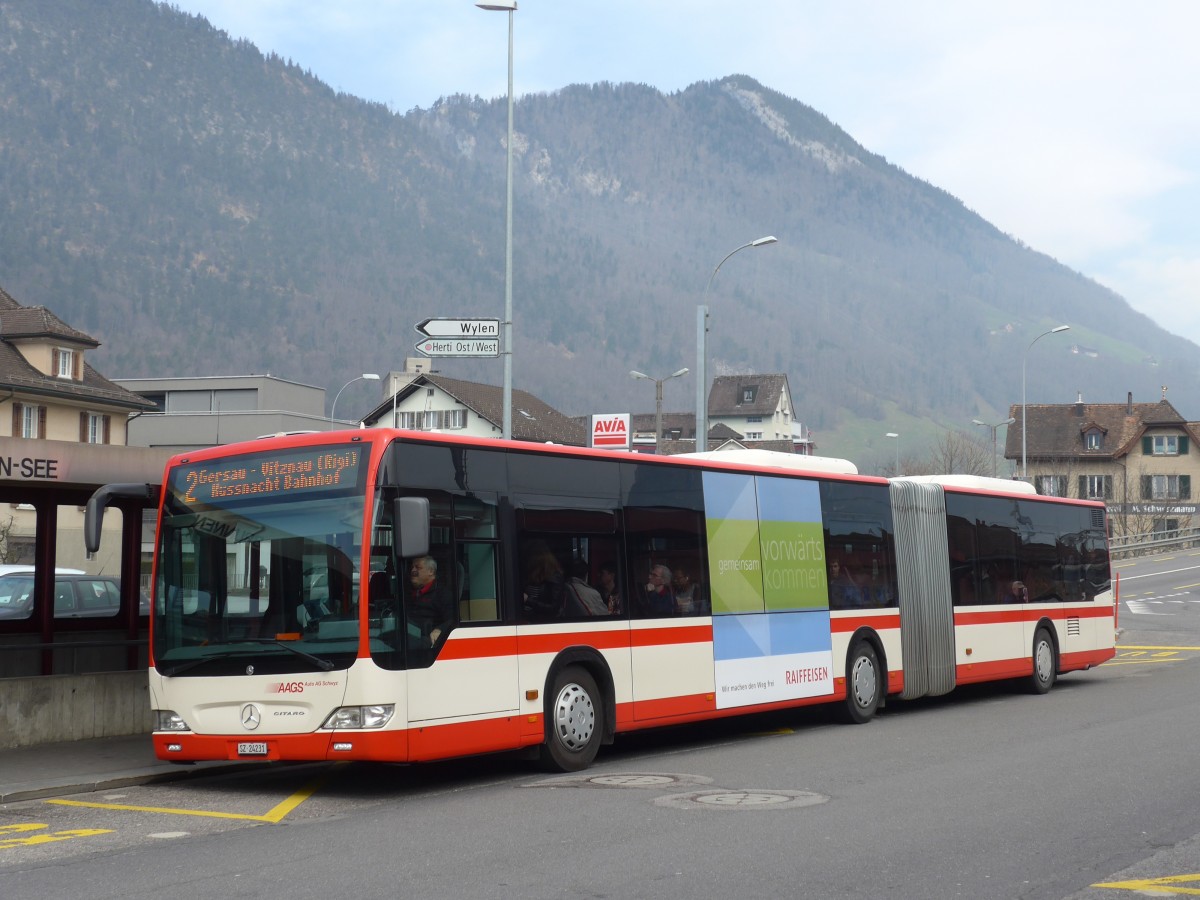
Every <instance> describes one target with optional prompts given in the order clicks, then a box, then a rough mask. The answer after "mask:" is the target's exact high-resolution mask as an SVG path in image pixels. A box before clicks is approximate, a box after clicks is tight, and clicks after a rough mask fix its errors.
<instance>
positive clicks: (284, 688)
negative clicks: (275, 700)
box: [267, 681, 304, 694]
mask: <svg viewBox="0 0 1200 900" xmlns="http://www.w3.org/2000/svg"><path fill="white" fill-rule="evenodd" d="M267 693H268V694H303V693H304V682H303V681H281V682H279V683H278V684H270V685H267Z"/></svg>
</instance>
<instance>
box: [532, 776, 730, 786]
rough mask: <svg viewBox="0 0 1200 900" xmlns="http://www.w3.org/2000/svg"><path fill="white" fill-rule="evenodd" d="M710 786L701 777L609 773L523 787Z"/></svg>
mask: <svg viewBox="0 0 1200 900" xmlns="http://www.w3.org/2000/svg"><path fill="white" fill-rule="evenodd" d="M699 784H712V779H711V778H705V777H704V776H703V775H684V774H679V773H675V772H610V773H609V774H607V775H582V774H581V775H561V776H559V777H557V778H545V779H542V780H541V781H538V782H535V783H534V784H527V785H525V787H540V788H557V787H581V788H642V789H651V790H653V789H658V790H661V789H663V788H671V787H676V786H678V785H683V786H688V785H699Z"/></svg>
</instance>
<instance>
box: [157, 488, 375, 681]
mask: <svg viewBox="0 0 1200 900" xmlns="http://www.w3.org/2000/svg"><path fill="white" fill-rule="evenodd" d="M363 504H364V500H363V499H362V498H353V497H349V498H348V497H341V498H338V499H313V500H307V499H298V498H297V497H295V496H289V497H286V498H278V499H276V500H274V501H272V500H268V501H265V502H264V501H255V500H238V501H234V502H230V503H228V504H225V505H220V506H218V505H216V504H208V505H206V506H204V507H202V508H201V507H198V506H197V505H196V504H194V503H192V504H188V503H186V502H185V501H184V500H182V499H181V498H180V497H178V496H176V495H174V494H171V495H168V496H167V497H166V499H165V501H164V507H163V518H162V526H161V529H160V534H159V557H158V560H159V561H158V571H157V578H156V591H157V597H156V602H155V610H154V662H155V666H156V667H157V668H158V670H159V671H160V672H162V673H163V674H165V675H175V674H184V672H187V671H194V672H195V673H196V674H198V675H213V674H221V673H225V672H228V673H230V674H233V673H244V672H247V671H251V670H252V671H256V672H258V673H261V674H267V673H273V672H280V673H283V672H300V671H315V670H329V669H332V668H339V669H342V668H347V667H348V666H349V665H350V664H351V663H352V662H353V660H354V658H355V656H356V654H357V649H358V630H359V629H358V589H359V582H360V578H359V572H358V560H359V558H360V536H359V533H358V530H357V526H359V525H360V524H361V522H362V514H363Z"/></svg>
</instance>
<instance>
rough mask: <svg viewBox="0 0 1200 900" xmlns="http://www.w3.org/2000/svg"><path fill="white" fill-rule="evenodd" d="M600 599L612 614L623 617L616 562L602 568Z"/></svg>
mask: <svg viewBox="0 0 1200 900" xmlns="http://www.w3.org/2000/svg"><path fill="white" fill-rule="evenodd" d="M600 597H601V598H602V599H603V600H604V604H605V605H606V606H607V607H608V611H609V613H610V614H612V615H614V616H619V615H621V612H622V606H621V589H620V588H618V587H617V564H616V563H614V562H606V563H604V564H603V565H602V566H600Z"/></svg>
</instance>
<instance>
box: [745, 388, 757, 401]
mask: <svg viewBox="0 0 1200 900" xmlns="http://www.w3.org/2000/svg"><path fill="white" fill-rule="evenodd" d="M757 393H758V387H757V386H751V387H744V388H742V402H743V403H753V402H754V395H755V394H757Z"/></svg>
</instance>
